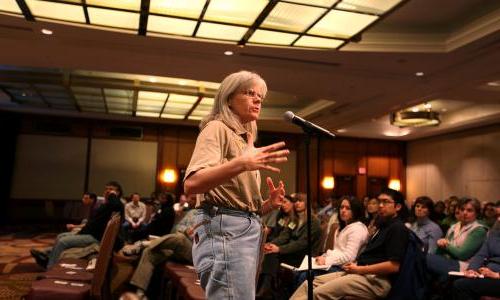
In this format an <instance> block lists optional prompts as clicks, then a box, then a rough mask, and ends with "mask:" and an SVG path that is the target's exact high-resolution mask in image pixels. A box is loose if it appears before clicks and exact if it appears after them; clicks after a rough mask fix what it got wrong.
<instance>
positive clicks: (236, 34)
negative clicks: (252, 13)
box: [196, 22, 248, 41]
mask: <svg viewBox="0 0 500 300" xmlns="http://www.w3.org/2000/svg"><path fill="white" fill-rule="evenodd" d="M247 30H248V29H247V28H246V27H238V26H229V25H220V24H213V23H206V22H203V23H201V25H200V28H199V29H198V32H197V33H196V36H197V37H203V38H210V39H218V40H228V41H239V40H241V38H242V37H243V35H244V34H245V33H246V32H247Z"/></svg>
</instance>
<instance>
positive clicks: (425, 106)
mask: <svg viewBox="0 0 500 300" xmlns="http://www.w3.org/2000/svg"><path fill="white" fill-rule="evenodd" d="M424 108H425V109H431V108H432V105H431V104H430V103H424Z"/></svg>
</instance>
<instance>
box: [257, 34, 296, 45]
mask: <svg viewBox="0 0 500 300" xmlns="http://www.w3.org/2000/svg"><path fill="white" fill-rule="evenodd" d="M298 36H299V35H298V34H291V33H283V32H275V31H269V30H256V31H255V33H254V34H253V35H252V37H251V38H250V39H249V40H248V41H249V42H250V43H260V44H273V45H290V44H291V43H292V42H293V41H294V40H295V39H296V38H297V37H298Z"/></svg>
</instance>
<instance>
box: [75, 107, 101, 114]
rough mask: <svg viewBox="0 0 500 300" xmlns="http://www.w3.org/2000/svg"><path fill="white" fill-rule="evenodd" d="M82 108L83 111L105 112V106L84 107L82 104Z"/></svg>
mask: <svg viewBox="0 0 500 300" xmlns="http://www.w3.org/2000/svg"><path fill="white" fill-rule="evenodd" d="M80 108H81V109H82V111H84V112H99V113H103V112H105V110H104V108H97V107H83V106H81V107H80Z"/></svg>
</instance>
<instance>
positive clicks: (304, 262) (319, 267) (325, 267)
mask: <svg viewBox="0 0 500 300" xmlns="http://www.w3.org/2000/svg"><path fill="white" fill-rule="evenodd" d="M311 263H312V264H311V269H313V270H328V269H330V267H331V265H318V264H317V263H316V260H315V259H314V258H313V259H312V261H311ZM281 266H282V267H283V268H286V269H289V270H292V271H306V270H307V255H306V256H304V259H303V260H302V263H301V264H300V266H299V267H298V268H297V267H294V266H290V265H288V264H285V263H281Z"/></svg>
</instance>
